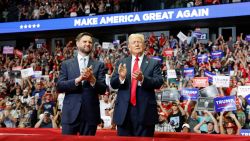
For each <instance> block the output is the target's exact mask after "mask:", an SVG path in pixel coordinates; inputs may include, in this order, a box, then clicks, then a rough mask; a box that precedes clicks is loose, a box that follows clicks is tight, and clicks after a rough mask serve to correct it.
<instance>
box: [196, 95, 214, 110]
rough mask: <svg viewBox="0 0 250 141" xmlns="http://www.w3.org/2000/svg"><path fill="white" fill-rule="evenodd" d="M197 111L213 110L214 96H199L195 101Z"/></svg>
mask: <svg viewBox="0 0 250 141" xmlns="http://www.w3.org/2000/svg"><path fill="white" fill-rule="evenodd" d="M196 110H197V111H204V110H208V111H214V98H211V97H199V98H198V101H197V107H196Z"/></svg>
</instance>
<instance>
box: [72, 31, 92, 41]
mask: <svg viewBox="0 0 250 141" xmlns="http://www.w3.org/2000/svg"><path fill="white" fill-rule="evenodd" d="M83 36H90V37H91V38H92V37H93V35H92V34H90V33H88V32H82V33H79V34H78V35H77V36H76V41H79V40H80V39H81V38H82V37H83Z"/></svg>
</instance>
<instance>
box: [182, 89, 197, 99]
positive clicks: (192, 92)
mask: <svg viewBox="0 0 250 141" xmlns="http://www.w3.org/2000/svg"><path fill="white" fill-rule="evenodd" d="M181 96H182V98H183V100H188V99H191V100H197V99H198V96H199V89H197V88H192V89H191V88H183V89H182V90H181Z"/></svg>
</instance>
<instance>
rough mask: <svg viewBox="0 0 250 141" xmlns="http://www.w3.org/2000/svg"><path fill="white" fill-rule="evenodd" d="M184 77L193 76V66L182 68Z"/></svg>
mask: <svg viewBox="0 0 250 141" xmlns="http://www.w3.org/2000/svg"><path fill="white" fill-rule="evenodd" d="M183 73H184V77H185V78H187V77H188V78H193V77H194V68H184V71H183Z"/></svg>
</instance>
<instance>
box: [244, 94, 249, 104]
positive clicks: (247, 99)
mask: <svg viewBox="0 0 250 141" xmlns="http://www.w3.org/2000/svg"><path fill="white" fill-rule="evenodd" d="M245 99H246V101H247V103H248V104H249V105H250V94H249V95H247V96H246V97H245Z"/></svg>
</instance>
